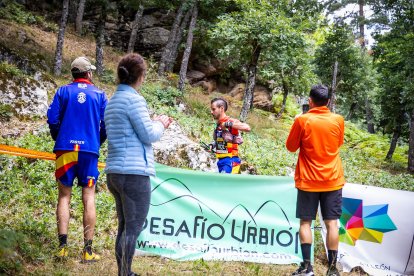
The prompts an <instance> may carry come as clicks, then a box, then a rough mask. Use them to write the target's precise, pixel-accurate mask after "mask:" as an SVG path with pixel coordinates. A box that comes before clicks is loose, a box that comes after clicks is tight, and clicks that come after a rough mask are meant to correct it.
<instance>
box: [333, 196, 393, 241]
mask: <svg viewBox="0 0 414 276" xmlns="http://www.w3.org/2000/svg"><path fill="white" fill-rule="evenodd" d="M339 222H340V229H339V241H340V242H343V243H346V244H349V245H352V246H355V244H356V242H357V240H364V241H368V242H374V243H382V239H383V237H384V233H386V232H390V231H394V230H397V227H396V226H395V224H394V222H393V221H392V220H391V218H390V217H389V216H388V204H381V205H368V206H363V201H362V200H361V199H354V198H346V197H344V198H343V200H342V216H341V218H340V219H339Z"/></svg>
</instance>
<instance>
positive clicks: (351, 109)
mask: <svg viewBox="0 0 414 276" xmlns="http://www.w3.org/2000/svg"><path fill="white" fill-rule="evenodd" d="M357 106H358V103H357V102H353V103H352V104H351V107H350V108H349V112H348V115H347V116H346V120H348V121H350V120H352V118H353V117H354V113H355V109H356V107H357Z"/></svg>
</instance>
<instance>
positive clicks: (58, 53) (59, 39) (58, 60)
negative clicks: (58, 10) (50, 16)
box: [53, 0, 69, 76]
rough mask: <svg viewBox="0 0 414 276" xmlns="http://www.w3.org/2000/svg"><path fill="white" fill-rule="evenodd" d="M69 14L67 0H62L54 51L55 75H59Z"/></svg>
mask: <svg viewBox="0 0 414 276" xmlns="http://www.w3.org/2000/svg"><path fill="white" fill-rule="evenodd" d="M68 14H69V0H63V8H62V18H61V19H60V25H59V33H58V36H57V43H56V52H55V66H54V68H53V73H54V74H55V76H59V75H60V73H61V72H62V54H63V41H64V38H65V29H66V22H67V20H68Z"/></svg>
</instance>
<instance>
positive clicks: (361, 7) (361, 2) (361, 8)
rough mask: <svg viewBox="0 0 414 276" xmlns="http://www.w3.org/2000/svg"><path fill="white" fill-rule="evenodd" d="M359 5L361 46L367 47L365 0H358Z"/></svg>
mask: <svg viewBox="0 0 414 276" xmlns="http://www.w3.org/2000/svg"><path fill="white" fill-rule="evenodd" d="M358 5H359V20H358V21H359V40H360V42H359V43H360V44H361V48H362V49H365V15H364V5H365V1H364V0H358Z"/></svg>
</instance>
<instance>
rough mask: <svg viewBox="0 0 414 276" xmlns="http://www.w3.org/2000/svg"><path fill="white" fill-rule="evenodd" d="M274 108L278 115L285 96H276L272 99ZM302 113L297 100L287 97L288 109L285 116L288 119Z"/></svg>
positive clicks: (286, 108)
mask: <svg viewBox="0 0 414 276" xmlns="http://www.w3.org/2000/svg"><path fill="white" fill-rule="evenodd" d="M272 103H273V108H274V111H275V112H276V113H278V112H279V111H280V110H281V108H282V103H283V95H282V94H275V95H273V97H272ZM299 113H300V109H299V106H298V105H297V104H296V102H295V100H294V99H293V98H292V97H289V96H288V97H287V99H286V107H285V112H284V114H283V115H284V116H288V117H295V115H297V114H299Z"/></svg>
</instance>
